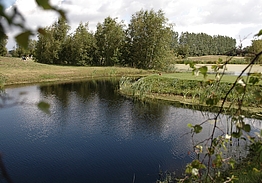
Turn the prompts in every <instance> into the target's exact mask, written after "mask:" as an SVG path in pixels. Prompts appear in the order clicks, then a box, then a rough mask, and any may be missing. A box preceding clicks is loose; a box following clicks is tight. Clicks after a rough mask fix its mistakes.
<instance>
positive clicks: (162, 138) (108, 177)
mask: <svg viewBox="0 0 262 183" xmlns="http://www.w3.org/2000/svg"><path fill="white" fill-rule="evenodd" d="M117 83H118V81H117V80H116V81H114V80H110V81H109V80H92V81H82V82H75V83H65V84H54V85H42V86H41V85H33V86H24V87H18V88H10V89H6V92H7V93H8V95H9V96H12V99H9V100H8V101H7V102H6V104H5V107H4V108H1V110H0V115H1V119H0V151H1V152H2V154H3V160H4V163H5V166H6V168H7V171H8V173H9V174H10V176H11V178H12V179H13V181H14V182H19V183H31V182H41V183H60V182H61V183H67V182H70V183H71V182H74V183H76V182H77V183H82V182H83V183H86V182H91V183H96V182H97V183H102V182H107V183H111V182H112V183H123V182H135V183H151V182H152V183H153V182H155V181H156V180H157V179H158V173H159V170H163V171H166V170H168V171H170V172H173V171H175V172H176V174H177V175H179V174H181V172H183V168H184V167H185V165H186V164H187V163H188V162H190V161H191V160H192V158H194V157H193V153H190V152H192V144H191V137H190V135H185V133H187V132H189V131H190V129H188V127H187V124H188V123H192V124H195V123H199V122H201V121H203V120H205V119H206V116H205V115H203V113H201V112H199V111H194V110H190V109H183V108H177V107H174V106H171V105H166V104H163V103H159V102H148V103H145V102H139V101H134V100H131V99H127V98H124V97H122V96H120V95H119V94H118V92H117V87H118V84H117ZM40 100H44V101H46V102H48V103H49V104H50V105H51V109H50V111H51V112H50V114H46V113H44V112H42V111H40V110H39V109H38V108H37V107H36V105H35V104H36V103H37V102H38V101H40ZM13 103H15V104H14V105H13Z"/></svg>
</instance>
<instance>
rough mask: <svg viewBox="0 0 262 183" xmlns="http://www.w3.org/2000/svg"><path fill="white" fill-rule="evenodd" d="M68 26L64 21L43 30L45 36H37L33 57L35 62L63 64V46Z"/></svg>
mask: <svg viewBox="0 0 262 183" xmlns="http://www.w3.org/2000/svg"><path fill="white" fill-rule="evenodd" d="M69 30H70V26H69V25H68V24H67V23H66V21H65V19H63V18H60V19H59V20H58V21H57V22H55V23H54V24H52V25H51V26H49V27H46V28H45V29H44V32H45V34H44V35H43V34H38V42H37V44H36V52H35V57H36V60H37V62H40V63H46V64H65V60H64V57H63V56H64V55H63V53H64V52H63V45H64V43H65V41H66V38H67V36H68V32H69Z"/></svg>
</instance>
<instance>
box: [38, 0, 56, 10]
mask: <svg viewBox="0 0 262 183" xmlns="http://www.w3.org/2000/svg"><path fill="white" fill-rule="evenodd" d="M35 1H36V3H37V4H38V6H40V7H42V8H43V9H44V10H51V9H53V7H52V6H51V5H50V4H49V0H35Z"/></svg>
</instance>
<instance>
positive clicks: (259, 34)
mask: <svg viewBox="0 0 262 183" xmlns="http://www.w3.org/2000/svg"><path fill="white" fill-rule="evenodd" d="M261 35H262V29H261V30H260V31H259V32H258V33H257V34H255V36H257V37H259V36H261Z"/></svg>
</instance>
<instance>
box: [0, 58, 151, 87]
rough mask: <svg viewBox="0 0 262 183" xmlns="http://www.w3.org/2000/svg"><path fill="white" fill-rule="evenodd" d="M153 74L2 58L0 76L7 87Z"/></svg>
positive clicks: (122, 68)
mask: <svg viewBox="0 0 262 183" xmlns="http://www.w3.org/2000/svg"><path fill="white" fill-rule="evenodd" d="M150 73H152V71H146V70H141V69H135V68H128V67H84V66H57V65H46V64H40V63H36V62H34V61H33V60H28V61H22V60H21V59H20V58H12V57H0V76H1V77H4V78H5V85H14V84H26V83H40V82H57V81H72V80H83V79H88V78H101V77H121V76H144V75H147V74H150Z"/></svg>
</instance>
